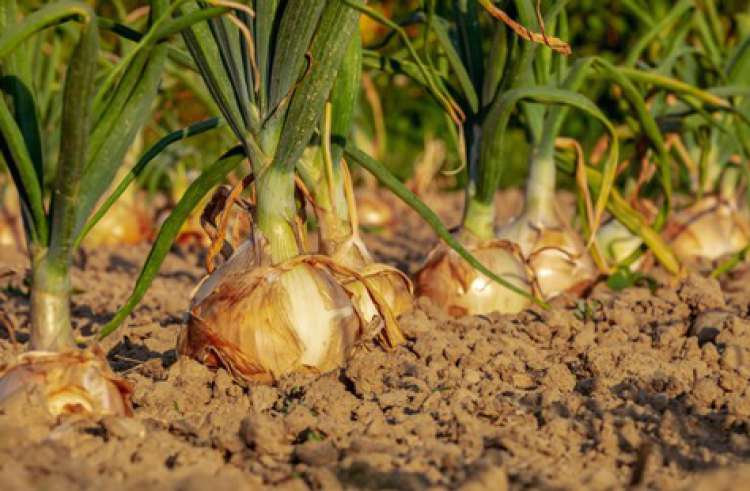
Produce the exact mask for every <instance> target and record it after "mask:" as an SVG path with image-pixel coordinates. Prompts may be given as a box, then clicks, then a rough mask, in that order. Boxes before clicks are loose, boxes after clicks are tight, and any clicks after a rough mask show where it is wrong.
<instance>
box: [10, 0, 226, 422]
mask: <svg viewBox="0 0 750 491" xmlns="http://www.w3.org/2000/svg"><path fill="white" fill-rule="evenodd" d="M172 13H173V8H172V6H170V5H168V2H166V1H164V0H154V1H153V2H152V3H151V13H150V21H149V25H148V30H147V31H146V33H145V34H144V36H143V40H142V41H141V42H139V43H137V44H136V45H135V46H134V48H133V49H132V50H130V51H129V52H128V53H127V54H126V55H125V56H123V57H122V58H121V59H119V60H118V61H117V62H115V63H114V64H113V65H111V66H105V67H104V68H100V67H101V66H102V65H101V63H100V61H101V59H102V52H101V50H100V47H99V44H100V38H101V36H100V29H101V27H102V26H101V24H104V25H106V24H107V23H106V22H105V21H103V22H100V20H101V19H99V18H98V17H97V16H96V15H95V13H94V12H93V11H92V9H91V8H90V7H89V6H88V5H87V4H86V3H83V2H74V1H60V2H53V3H50V4H48V5H46V6H44V7H42V8H40V9H39V10H37V11H35V12H33V13H31V14H28V15H27V16H26V17H24V18H23V19H22V20H21V21H20V22H19V21H18V14H19V12H18V9H17V6H16V2H15V1H14V0H3V1H1V2H0V32H2V35H1V36H0V72H1V74H2V79H1V81H2V87H1V88H2V95H1V96H0V151H2V157H3V159H4V161H5V163H6V165H7V166H8V168H9V170H10V173H11V175H12V178H13V181H14V184H15V188H16V190H17V191H18V196H19V201H20V204H21V212H22V216H23V224H24V230H25V235H26V242H27V251H28V254H29V259H30V263H31V288H30V290H31V306H30V321H29V323H30V330H31V339H30V346H29V347H30V351H29V352H28V353H26V354H24V355H22V356H21V357H20V359H19V360H18V361H17V363H16V364H15V365H13V366H11V367H9V368H7V369H6V370H5V371H4V374H3V376H2V378H1V379H0V399H5V398H7V397H10V396H12V395H13V394H15V393H17V392H18V391H19V390H21V389H22V388H23V387H25V386H27V385H28V384H39V385H41V386H42V391H43V393H44V394H45V395H46V396H47V406H48V408H49V409H50V410H51V411H52V412H53V413H61V412H68V411H81V410H83V411H86V412H90V413H95V414H97V413H116V414H127V413H128V412H129V411H130V406H129V400H128V395H129V392H130V389H129V387H128V386H127V384H125V383H124V381H122V380H121V379H119V378H118V377H116V376H115V375H114V374H113V373H112V372H111V370H110V369H109V366H108V365H107V363H106V360H105V359H104V357H103V356H102V353H101V352H100V351H99V350H98V349H97V348H96V347H95V346H92V347H89V349H86V350H78V349H77V342H76V339H75V337H74V333H73V329H72V324H71V315H70V294H71V284H70V277H69V270H70V267H71V261H72V257H73V254H74V253H75V251H76V248H77V246H78V245H79V244H80V242H81V240H82V239H83V238H84V237H85V236H86V234H87V232H88V231H90V230H91V227H92V225H93V223H92V222H91V221H90V219H91V215H92V213H93V212H94V210H95V208H96V207H97V204H98V203H99V202H100V199H101V197H102V195H103V194H104V193H105V192H106V191H107V189H108V188H109V184H110V182H111V181H112V179H113V178H114V176H115V175H116V173H117V171H118V169H119V168H120V166H121V165H122V163H123V160H124V158H125V155H126V153H127V152H128V149H129V148H130V146H131V144H132V142H133V140H134V139H135V137H136V135H137V134H138V132H139V131H140V129H141V127H142V126H143V124H144V122H145V121H146V119H147V118H148V116H149V113H150V110H151V107H152V105H153V103H154V100H155V98H156V94H157V89H158V86H159V80H160V77H161V72H162V68H163V65H164V62H165V60H166V58H167V55H168V47H167V45H166V44H164V43H158V41H160V40H163V39H164V38H165V37H166V36H168V35H169V34H171V33H174V32H175V29H177V31H179V29H180V28H182V27H184V26H185V25H189V23H187V24H186V21H189V20H190V19H185V18H181V19H176V20H173V19H172ZM212 14H214V15H215V14H216V12H212ZM73 22H75V23H76V24H77V25H78V26H79V27H77V28H76V27H74V24H73ZM57 26H64V27H65V28H66V29H67V28H72V29H73V30H74V31H77V34H76V35H75V36H73V35H71V36H73V38H74V39H75V47H74V49H73V50H72V52H71V53H70V58H69V61H68V67H67V70H66V75H65V79H64V89H63V93H62V99H61V101H62V106H61V116H60V119H59V125H60V127H59V135H60V137H59V145H60V148H59V151H58V152H54V153H53V152H49V151H48V150H49V148H50V146H51V145H50V142H49V141H47V140H46V139H45V138H46V135H47V133H46V132H44V131H42V128H41V125H40V121H41V120H40V115H41V114H42V109H44V106H40V104H44V103H45V98H46V97H47V96H46V95H45V93H44V92H43V91H37V85H36V84H35V82H34V78H33V76H32V66H31V60H32V59H33V56H32V54H31V53H32V52H33V50H34V48H35V40H36V39H37V37H38V36H40V35H43V34H40V33H44V31H45V30H46V29H54V28H56V27H57ZM59 61H60V62H62V61H63V60H62V59H61V60H59ZM57 68H59V67H54V69H57ZM53 133H54V132H53ZM49 159H54V160H55V162H49ZM50 172H51V173H52V175H50ZM47 183H48V185H46V184H47Z"/></svg>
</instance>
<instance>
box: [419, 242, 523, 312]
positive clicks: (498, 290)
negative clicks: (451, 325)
mask: <svg viewBox="0 0 750 491" xmlns="http://www.w3.org/2000/svg"><path fill="white" fill-rule="evenodd" d="M467 249H468V250H469V252H471V253H472V254H473V255H474V256H475V257H476V258H477V259H478V260H479V261H480V262H481V263H482V264H484V265H485V266H486V267H487V268H489V270H490V271H492V272H493V273H495V274H497V275H498V276H500V277H501V278H503V279H505V280H507V281H508V282H510V283H512V284H513V285H515V286H517V287H519V288H521V289H523V290H524V291H527V292H531V291H532V290H533V288H532V285H531V280H530V278H532V277H533V276H532V275H531V274H530V271H529V270H528V268H527V266H526V264H525V262H524V261H523V258H522V257H521V256H520V253H519V251H518V248H517V247H515V246H514V245H513V244H511V243H509V242H507V241H503V240H493V241H488V242H485V243H481V244H478V245H471V244H469V245H467ZM416 285H417V295H421V296H425V297H428V298H430V299H431V300H432V301H433V302H435V303H436V304H437V305H440V306H441V307H442V308H443V309H444V310H445V311H446V312H448V313H449V314H451V315H453V316H463V315H478V314H487V313H490V312H500V313H508V314H512V313H517V312H520V311H521V310H523V309H525V308H526V307H528V306H529V304H530V300H529V299H528V298H525V297H523V296H521V295H518V294H516V293H514V292H512V291H510V290H508V289H507V288H506V287H504V286H502V285H500V284H498V283H497V282H495V281H493V280H491V279H490V278H487V277H486V276H484V275H483V274H481V273H479V272H478V271H476V270H475V269H474V268H473V267H472V266H471V265H469V264H468V263H467V262H466V261H464V260H463V258H461V256H459V255H458V253H456V252H455V251H454V250H453V249H451V248H449V247H448V246H446V245H444V244H440V245H438V246H437V247H436V248H435V249H433V251H432V252H430V255H429V256H428V257H427V261H426V262H425V264H424V266H422V268H421V269H420V270H419V271H418V272H417V274H416Z"/></svg>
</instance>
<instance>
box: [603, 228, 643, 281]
mask: <svg viewBox="0 0 750 491" xmlns="http://www.w3.org/2000/svg"><path fill="white" fill-rule="evenodd" d="M596 242H597V244H598V245H599V248H600V250H601V251H602V254H603V256H604V259H605V260H606V261H607V263H608V264H620V263H621V262H623V261H624V260H625V259H627V258H628V257H630V255H631V254H633V253H634V252H635V251H637V250H638V248H639V247H641V245H642V244H643V239H641V238H640V237H638V236H637V235H635V234H633V233H632V232H631V231H630V230H628V229H627V227H625V225H623V224H622V223H620V222H619V221H618V220H615V219H614V218H613V219H611V220H610V221H608V222H607V223H605V224H604V225H602V226H601V227H599V230H597V231H596ZM642 262H643V258H642V257H641V258H639V259H638V260H637V261H636V262H635V263H633V265H632V266H631V269H638V268H639V267H640V265H641V263H642Z"/></svg>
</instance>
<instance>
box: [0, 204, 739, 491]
mask: <svg viewBox="0 0 750 491" xmlns="http://www.w3.org/2000/svg"><path fill="white" fill-rule="evenodd" d="M506 198H507V197H506ZM451 199H452V200H453V201H451V200H445V201H443V203H447V205H446V206H447V208H444V209H443V211H444V212H445V213H446V214H447V215H448V216H449V217H452V219H453V223H455V212H453V213H452V212H451V208H450V207H451V206H456V205H458V204H459V203H460V198H451ZM508 201H513V200H508ZM508 201H505V202H508ZM500 202H501V203H500V204H501V205H502V204H503V197H501V198H500ZM453 209H456V208H453ZM402 216H404V217H406V218H405V219H404V222H403V223H402V225H400V226H399V227H397V228H396V230H395V232H393V233H392V234H391V235H377V236H370V237H368V241H369V243H370V245H371V246H372V248H373V249H374V250H375V251H376V252H377V254H378V255H379V256H380V257H382V258H385V259H386V260H388V261H391V262H395V263H397V264H398V265H400V266H401V267H403V268H405V269H407V270H413V268H414V267H415V265H416V264H418V262H419V261H420V260H421V259H422V258H423V257H424V255H425V253H426V252H427V250H428V249H429V248H430V246H431V245H432V243H433V242H434V239H433V238H432V236H431V234H430V233H429V232H428V231H427V230H426V229H425V228H424V227H423V226H421V225H419V224H418V221H417V220H416V219H415V218H414V217H413V216H411V215H409V214H402ZM146 252H147V248H146V247H145V246H143V247H136V248H128V249H116V250H108V251H99V252H95V253H90V254H89V255H88V257H86V258H85V261H83V260H81V261H79V263H81V262H85V269H81V268H80V267H79V268H77V269H76V271H75V273H74V284H75V286H76V287H77V288H78V289H79V292H78V293H77V294H76V295H75V297H74V314H75V321H76V326H77V328H78V332H79V334H80V335H81V336H91V335H92V334H93V333H94V332H95V330H96V328H97V326H99V325H101V323H102V322H103V321H105V320H106V319H107V318H108V317H109V316H110V315H111V314H112V312H113V311H114V309H115V308H116V306H117V305H119V304H120V303H121V302H122V301H123V300H124V299H125V298H126V296H127V294H128V291H129V288H130V287H131V285H132V282H133V281H134V278H135V276H136V275H137V273H138V269H139V267H140V264H141V262H142V260H143V258H144V256H145V254H146ZM0 258H2V259H0V276H1V278H0V288H2V290H0V307H1V308H2V310H3V311H4V312H5V313H7V314H8V315H9V316H10V317H11V318H12V320H13V322H14V324H15V325H16V326H19V327H18V331H17V333H16V335H17V337H18V338H19V341H20V342H21V343H23V342H24V341H25V340H26V339H27V337H28V336H27V331H26V330H25V328H24V326H25V324H26V318H27V315H28V302H27V300H26V298H25V296H24V293H25V291H26V286H24V277H25V274H26V271H25V269H26V265H25V262H24V259H23V257H22V256H19V255H17V254H15V253H14V252H13V251H12V250H11V249H3V250H0ZM81 259H83V258H81ZM199 265H200V260H199V255H197V254H195V253H193V252H188V251H184V250H182V251H180V250H176V251H175V252H174V253H173V254H171V255H170V256H169V259H168V261H167V263H166V264H165V267H164V268H163V271H162V273H161V275H160V277H159V278H158V280H157V281H156V284H155V285H154V288H153V289H152V290H151V291H150V293H149V294H148V296H147V298H146V300H145V301H144V303H143V304H142V305H141V306H140V307H139V308H138V310H137V312H136V313H135V314H134V315H133V316H132V318H131V319H129V321H128V322H127V326H126V327H124V328H123V329H121V330H120V331H119V332H118V333H116V334H115V335H113V336H111V338H110V339H107V340H106V342H105V343H104V348H105V350H107V352H108V354H109V359H110V362H111V364H112V366H113V367H114V368H115V370H117V371H118V372H120V373H122V374H123V375H124V376H125V377H126V378H127V379H128V380H130V381H131V382H132V383H133V384H134V386H135V394H134V403H135V407H136V411H135V414H136V416H135V418H134V419H117V418H105V419H104V420H102V421H91V420H86V419H82V418H80V417H79V418H76V417H70V418H66V419H64V420H61V421H51V420H49V418H48V417H46V416H45V415H44V414H41V413H40V412H39V411H37V410H35V408H34V407H33V405H32V406H29V405H23V404H17V405H11V406H6V407H4V408H0V483H2V485H0V487H2V489H4V490H16V489H18V490H22V489H23V490H25V489H103V490H108V489H138V490H143V489H157V488H158V489H160V490H171V489H174V490H199V489H212V490H216V491H218V490H223V489H228V490H233V491H234V490H244V489H264V488H265V487H270V488H276V489H288V490H305V489H315V490H318V489H321V490H339V489H396V490H428V489H429V490H438V489H460V490H463V491H470V490H471V491H473V490H481V489H488V490H504V489H544V490H563V489H569V490H581V489H585V490H609V489H660V490H662V489H663V490H671V489H675V490H683V489H684V490H688V489H690V490H723V489H725V490H730V489H738V487H737V486H738V485H739V483H742V482H748V479H750V465H747V464H744V463H746V462H749V461H750V435H749V434H748V430H749V428H750V384H749V383H748V380H749V379H750V282H748V281H747V280H748V277H749V276H748V275H749V274H750V273H748V272H747V271H744V272H738V273H736V274H734V275H733V276H732V277H731V278H729V279H728V280H727V281H726V283H725V284H723V285H719V283H717V282H716V281H713V280H709V279H706V278H704V277H701V276H698V275H691V276H689V277H688V278H686V279H685V280H682V281H672V280H670V279H669V278H667V277H666V276H660V275H658V274H656V275H655V276H656V277H655V280H656V281H657V283H658V285H656V286H655V287H653V290H651V289H649V288H648V287H646V286H644V287H639V288H631V289H628V290H625V291H622V292H612V291H610V290H609V289H608V288H607V287H606V286H604V285H599V286H597V287H596V288H595V289H594V290H593V291H592V292H591V294H590V296H589V297H587V298H586V299H585V300H576V299H572V298H563V299H559V300H558V301H556V302H555V306H554V308H553V309H552V310H550V311H541V310H538V309H537V310H530V311H527V312H525V313H522V314H520V315H517V316H500V315H489V316H480V317H467V318H463V319H452V318H449V317H447V316H445V315H444V314H442V313H441V312H440V310H439V309H438V308H436V306H434V305H431V304H430V302H429V301H426V300H425V299H422V300H420V301H419V302H418V308H417V309H416V310H415V311H414V312H413V313H411V314H407V315H405V316H404V317H402V327H403V329H404V330H405V331H406V333H407V335H408V336H409V338H410V340H409V342H408V343H407V345H405V346H403V347H401V348H399V349H397V350H396V351H395V352H393V353H385V352H383V351H381V350H380V349H373V350H370V351H369V352H366V353H363V354H360V355H359V356H357V357H356V358H355V359H353V360H352V361H351V363H350V364H349V366H348V367H346V368H345V369H342V370H339V371H337V372H334V373H329V374H326V375H323V376H318V377H315V376H311V375H297V376H291V377H288V378H286V379H284V380H282V381H281V382H280V383H279V384H277V385H276V386H274V387H268V386H253V387H250V388H249V389H248V390H244V389H242V388H241V387H240V386H238V385H236V384H234V383H233V382H232V380H231V379H230V377H229V376H228V374H227V373H226V372H225V371H223V370H219V371H218V372H212V371H209V370H208V369H206V368H204V367H203V366H201V365H199V364H197V363H195V362H193V361H190V360H179V361H178V360H177V359H176V355H175V351H174V344H175V338H176V335H177V332H178V330H179V328H180V326H181V324H182V317H183V312H184V310H185V308H186V307H187V303H188V297H189V294H190V291H191V289H192V288H193V286H194V285H195V283H196V282H197V280H198V279H199V278H200V276H201V275H202V269H201V267H200V266H199ZM5 270H9V271H10V272H7V273H3V271H5ZM8 334H9V333H8V330H7V329H5V330H2V329H0V363H2V362H4V361H9V360H11V359H12V358H13V356H15V354H16V353H18V352H20V351H21V350H22V349H23V346H22V345H19V346H16V345H14V344H13V343H12V342H11V340H10V336H9V335H8Z"/></svg>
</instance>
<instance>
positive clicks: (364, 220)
mask: <svg viewBox="0 0 750 491" xmlns="http://www.w3.org/2000/svg"><path fill="white" fill-rule="evenodd" d="M357 217H358V218H359V224H360V225H362V226H363V227H371V228H379V227H386V226H388V225H391V224H393V223H394V217H393V210H391V207H390V206H389V205H388V203H387V202H386V201H385V200H383V198H382V197H380V196H378V193H377V192H375V191H372V190H367V191H362V192H359V193H357Z"/></svg>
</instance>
